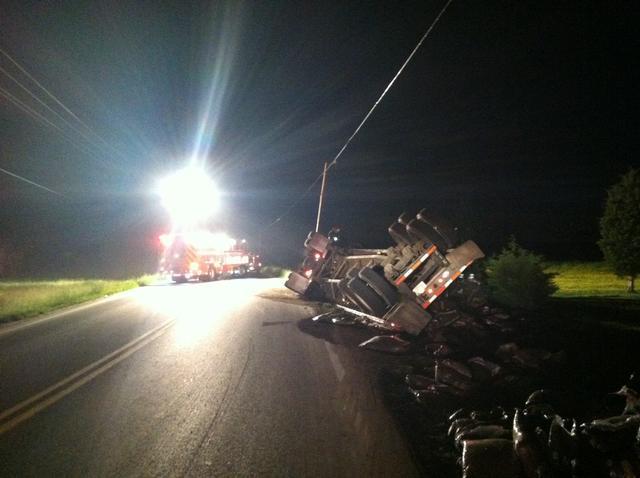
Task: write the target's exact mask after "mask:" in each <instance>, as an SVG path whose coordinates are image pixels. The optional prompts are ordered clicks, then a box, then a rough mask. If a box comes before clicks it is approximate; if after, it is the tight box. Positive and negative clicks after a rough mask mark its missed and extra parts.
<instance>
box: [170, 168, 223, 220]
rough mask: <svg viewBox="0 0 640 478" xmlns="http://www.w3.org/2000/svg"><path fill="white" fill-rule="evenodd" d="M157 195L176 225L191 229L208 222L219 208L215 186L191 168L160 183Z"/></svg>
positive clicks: (202, 173) (205, 176) (199, 171)
mask: <svg viewBox="0 0 640 478" xmlns="http://www.w3.org/2000/svg"><path fill="white" fill-rule="evenodd" d="M158 192H159V194H160V197H161V199H162V205H163V206H164V207H165V208H166V209H167V211H169V214H170V215H171V219H172V221H173V223H174V225H183V226H184V225H191V224H195V223H198V222H200V221H203V220H205V219H207V218H208V217H209V216H211V214H212V213H213V212H214V211H215V209H216V207H217V206H218V191H217V189H216V186H215V184H214V183H213V181H211V179H210V178H209V177H208V176H207V175H206V174H205V172H204V171H202V170H201V169H198V168H194V167H189V168H185V169H183V170H181V171H178V172H177V173H175V174H173V175H171V176H168V177H166V178H164V179H163V180H161V181H160V183H159V185H158Z"/></svg>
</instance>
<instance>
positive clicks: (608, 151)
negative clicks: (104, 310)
mask: <svg viewBox="0 0 640 478" xmlns="http://www.w3.org/2000/svg"><path fill="white" fill-rule="evenodd" d="M444 3H445V2H444V1H438V2H433V1H430V0H429V1H421V2H409V1H407V2H398V3H395V2H364V1H362V2H356V1H349V2H345V1H340V2H335V3H331V2H327V1H320V2H309V1H305V2H284V1H276V0H273V1H261V2H188V1H176V2H158V1H138V2H115V1H113V2H112V1H96V2H82V1H67V2H61V1H37V2H29V1H19V2H6V1H0V48H1V49H2V50H3V51H4V52H6V53H8V54H9V55H10V56H11V57H12V58H13V59H14V60H16V61H17V62H18V63H19V64H20V65H21V66H22V67H23V68H24V69H25V70H26V71H27V72H28V73H29V74H30V75H32V78H34V79H35V80H37V81H38V82H39V83H40V84H41V85H42V86H44V87H45V88H47V90H48V91H50V92H51V93H52V94H53V95H55V97H56V98H57V99H58V100H59V101H60V102H61V103H62V104H63V105H64V106H65V107H66V108H67V109H68V110H69V111H66V110H65V109H63V108H62V106H61V105H60V104H57V103H56V102H55V101H54V100H52V98H51V97H49V96H47V94H46V93H45V92H44V91H43V90H42V89H40V88H39V87H38V86H37V84H35V83H34V82H33V80H32V79H31V78H29V77H28V76H26V75H25V74H24V73H23V72H21V71H20V70H19V69H18V68H17V67H16V65H15V64H13V63H12V62H11V61H10V60H9V59H8V58H7V57H6V56H5V55H3V54H2V53H0V67H1V68H2V70H0V88H2V89H1V90H0V168H3V169H5V170H7V171H10V172H12V173H15V174H18V175H20V176H22V177H25V178H28V179H29V180H31V181H34V182H36V183H38V184H40V185H42V186H45V187H46V188H49V189H51V190H53V191H55V192H56V193H59V194H56V193H52V192H49V191H46V190H44V189H42V188H38V187H35V186H33V185H31V184H28V183H26V182H24V181H20V180H18V179H16V178H14V177H12V176H9V175H8V174H4V173H0V258H2V257H3V254H2V250H4V251H11V254H12V255H13V256H14V257H15V258H16V259H15V260H14V264H13V266H12V268H13V269H14V272H16V273H18V274H19V275H23V276H33V277H47V276H48V277H55V276H59V275H69V276H105V275H107V276H127V275H131V274H138V273H141V272H144V271H148V270H151V269H153V267H154V266H155V264H156V259H157V254H158V240H157V237H158V235H159V234H160V233H161V232H164V231H165V230H166V229H167V228H168V227H169V225H168V218H167V217H166V215H165V213H164V211H163V210H162V208H161V207H160V205H159V202H158V198H157V196H155V195H154V187H155V184H156V181H157V179H158V178H159V177H161V176H163V175H165V174H166V173H168V172H171V171H173V170H176V169H178V168H180V167H182V166H184V165H185V164H186V162H187V160H188V158H189V157H190V155H192V154H193V151H194V147H195V144H196V142H197V138H198V137H199V136H198V132H199V131H202V132H203V133H202V134H201V135H200V138H201V141H202V144H204V145H206V146H208V147H207V148H206V149H207V151H208V152H207V153H206V154H204V156H205V157H206V162H207V169H208V171H209V172H210V174H211V176H212V177H214V178H215V180H216V182H217V184H218V185H219V187H220V189H221V190H222V191H223V204H222V207H221V208H220V212H219V214H218V215H217V217H216V220H215V221H214V224H212V227H217V228H222V229H225V230H227V231H228V232H229V233H230V234H232V235H235V236H237V237H246V238H247V239H248V240H249V242H250V243H253V244H258V243H261V244H262V249H263V253H264V255H265V257H266V258H267V259H268V260H270V261H275V262H280V263H284V264H294V263H295V262H296V261H297V260H298V258H299V257H300V255H301V249H302V243H303V240H304V238H305V236H306V233H307V232H308V231H309V230H310V229H312V228H313V225H314V222H315V208H316V203H317V194H318V191H319V187H316V188H315V189H314V190H313V192H312V193H311V194H310V195H309V196H308V197H307V198H304V199H303V200H301V201H300V202H299V203H298V205H297V206H296V207H295V208H294V209H292V210H291V212H290V213H289V214H288V215H287V216H285V217H284V218H283V219H282V220H281V221H280V222H278V223H276V224H275V225H273V226H271V227H269V228H267V229H265V227H266V226H267V225H269V224H270V223H272V222H273V220H274V219H275V218H276V217H278V216H279V215H280V214H281V213H282V212H284V210H286V209H287V208H288V206H289V205H290V204H291V203H292V202H293V201H295V200H297V199H298V197H299V196H300V194H301V193H302V192H304V191H305V189H307V187H308V186H309V184H310V183H311V182H312V181H313V180H314V179H315V178H316V176H317V175H318V174H319V173H320V172H321V169H322V164H323V162H324V161H327V160H329V161H330V160H331V159H332V158H333V156H334V155H335V154H336V153H337V151H338V150H339V149H340V147H341V146H342V144H343V143H344V141H345V140H346V138H347V137H348V136H349V135H350V134H351V133H352V132H353V130H354V129H355V127H356V126H357V124H358V123H359V121H360V120H361V119H362V117H363V116H364V115H365V113H366V112H367V111H368V110H369V108H370V107H371V106H372V104H373V103H374V101H375V100H376V99H377V97H378V96H379V95H380V93H381V92H382V90H383V89H384V88H385V86H386V85H387V83H388V82H389V81H390V80H391V78H392V77H393V75H394V74H395V73H396V71H397V70H398V68H399V67H400V65H401V64H402V62H403V61H404V59H405V58H406V57H407V55H408V54H409V52H410V51H411V49H412V48H413V47H414V46H415V44H416V42H417V41H418V39H419V38H420V37H421V36H422V34H423V33H424V31H425V30H426V29H427V27H428V26H429V24H430V23H431V22H432V21H433V19H434V18H435V16H436V15H437V13H438V11H439V10H440V9H441V8H442V6H443V5H444ZM638 5H639V4H638V2H632V1H630V2H558V1H551V2H544V1H517V2H502V1H500V2H499V1H491V2H477V1H466V0H453V3H452V4H451V6H450V7H449V9H448V10H447V12H446V13H445V15H444V16H443V17H442V19H441V21H440V23H439V24H438V25H437V26H436V28H435V29H434V31H433V32H432V34H431V36H430V37H429V38H428V39H427V41H426V42H425V43H424V45H423V47H422V48H421V50H420V51H419V52H418V53H417V55H416V56H415V58H414V60H413V61H412V63H410V64H409V66H408V67H407V69H406V70H405V71H404V73H403V75H402V76H401V77H400V78H399V80H398V81H397V82H396V84H395V86H394V87H393V89H392V90H391V91H390V92H389V94H388V95H387V96H386V97H385V99H384V101H383V102H382V104H381V105H380V106H379V108H378V109H377V110H376V112H375V113H374V115H373V116H372V117H371V119H370V120H369V122H368V123H367V125H366V126H365V128H364V129H363V130H362V132H361V134H360V135H358V136H357V138H356V139H355V140H354V142H353V143H352V144H351V146H350V147H349V149H347V150H346V152H345V153H344V155H343V156H342V158H341V159H340V161H339V162H338V165H337V166H336V167H335V168H333V169H332V170H331V172H330V176H329V182H328V190H327V193H328V200H327V203H326V215H325V216H324V219H323V227H322V228H323V229H328V228H329V227H331V226H332V225H341V226H342V228H343V229H344V230H346V232H347V235H348V237H349V238H350V239H352V240H353V241H354V242H355V243H358V244H360V245H362V246H369V247H386V246H387V245H390V243H391V241H390V239H389V238H388V235H387V234H386V228H387V226H388V225H389V224H390V223H391V222H392V221H393V219H394V218H395V217H396V216H397V215H398V214H400V213H401V212H402V211H405V210H406V211H411V212H416V211H417V210H419V209H421V208H423V207H426V208H428V209H429V210H432V211H434V213H436V214H437V215H438V216H441V217H444V218H446V219H448V220H449V222H450V223H452V224H453V225H455V226H459V227H460V229H461V231H463V234H464V236H465V237H466V238H471V239H474V240H476V242H478V244H479V245H480V246H481V247H482V248H483V249H485V250H486V251H487V252H489V253H491V252H494V251H496V250H498V249H499V248H500V246H501V245H502V244H504V242H505V241H506V240H507V238H508V236H509V235H511V234H514V235H515V236H516V238H517V239H518V240H519V242H521V243H522V244H523V245H524V246H526V247H528V248H531V249H534V250H536V251H538V252H541V253H543V254H545V255H546V256H547V257H550V258H561V259H599V257H600V256H599V252H598V249H597V247H596V246H595V241H596V240H597V238H598V229H597V221H598V217H599V215H600V214H601V211H602V207H603V202H604V199H605V197H606V189H607V187H609V186H610V185H611V184H612V183H613V182H615V181H616V179H617V178H618V177H619V176H620V175H621V174H622V173H624V172H625V171H626V170H627V169H628V168H629V167H630V166H633V165H634V164H637V163H638V162H639V161H638V124H639V123H638V113H637V112H638V101H637V100H638V93H637V81H636V82H635V83H634V81H633V80H637V78H638V75H637V60H638V51H640V49H639V48H638V47H639V46H640V45H639V44H638V36H637V25H638V24H640V23H639V20H640V15H639V13H640V12H639V7H638ZM9 75H11V76H12V77H14V78H15V79H16V80H18V81H19V82H20V84H22V85H23V86H24V87H26V88H27V89H28V90H29V91H31V92H32V93H34V94H35V95H36V96H37V97H38V98H39V99H40V101H42V102H44V103H45V104H46V105H48V107H49V108H51V109H48V108H47V107H45V106H43V105H42V104H41V103H40V102H38V101H37V100H36V99H34V98H33V97H31V96H30V95H29V93H28V92H27V91H25V89H22V88H21V87H20V86H19V85H18V84H17V83H16V82H15V81H13V80H12V79H11V78H10V76H9ZM1 92H5V95H7V94H8V95H11V98H14V102H12V101H10V100H9V99H7V97H6V96H2V94H1ZM15 100H17V101H20V102H21V103H20V104H21V105H22V106H23V108H24V107H26V108H29V112H25V111H23V109H20V107H18V106H16V104H15ZM51 110H53V111H55V112H56V113H54V112H52V111H51ZM34 112H35V113H34ZM70 112H72V114H73V115H72V114H71V113H70ZM205 116H207V117H208V121H206V122H204V123H203V121H202V119H203V118H204V117H205ZM43 118H44V119H43ZM5 255H6V252H5ZM5 261H6V259H5ZM9 269H11V267H9V268H8V269H7V268H5V271H6V270H9ZM0 272H1V271H0Z"/></svg>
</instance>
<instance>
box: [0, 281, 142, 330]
mask: <svg viewBox="0 0 640 478" xmlns="http://www.w3.org/2000/svg"><path fill="white" fill-rule="evenodd" d="M150 281H151V277H150V276H143V277H140V278H138V279H128V280H57V281H35V282H28V281H18V282H0V323H2V322H10V321H13V320H20V319H23V318H26V317H32V316H35V315H38V314H43V313H45V312H50V311H52V310H55V309H58V308H61V307H66V306H69V305H73V304H79V303H80V302H85V301H88V300H92V299H97V298H99V297H104V296H106V295H110V294H115V293H116V292H122V291H124V290H127V289H133V288H135V287H138V286H140V285H146V284H148V283H149V282H150Z"/></svg>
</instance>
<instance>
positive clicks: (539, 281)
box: [486, 239, 557, 310]
mask: <svg viewBox="0 0 640 478" xmlns="http://www.w3.org/2000/svg"><path fill="white" fill-rule="evenodd" d="M486 267H487V284H488V286H489V294H490V297H491V298H492V299H493V300H494V301H495V302H497V303H499V304H502V305H505V306H508V307H514V308H522V309H529V310H531V309H535V308H538V307H540V306H541V305H542V304H544V302H546V301H547V299H548V298H549V297H550V296H551V295H552V294H553V293H554V292H555V291H556V290H557V287H556V286H555V285H554V283H553V280H552V279H553V274H550V273H547V272H545V271H544V264H543V260H542V257H541V256H539V255H537V254H534V253H533V252H530V251H527V250H526V249H523V248H522V247H520V246H519V245H518V244H517V243H516V241H515V239H511V240H510V241H509V244H508V245H507V246H506V247H505V248H504V249H503V250H502V252H501V253H500V254H499V255H497V256H495V257H493V258H491V259H489V260H488V261H487V265H486Z"/></svg>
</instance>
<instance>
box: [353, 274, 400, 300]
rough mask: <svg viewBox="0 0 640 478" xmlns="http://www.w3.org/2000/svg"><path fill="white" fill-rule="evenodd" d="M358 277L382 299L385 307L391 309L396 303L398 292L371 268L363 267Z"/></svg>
mask: <svg viewBox="0 0 640 478" xmlns="http://www.w3.org/2000/svg"><path fill="white" fill-rule="evenodd" d="M358 275H359V277H360V279H362V280H363V281H365V282H366V283H367V285H368V286H369V287H371V288H372V289H373V290H374V291H375V292H376V293H377V294H378V295H379V296H380V297H382V300H384V301H385V302H386V304H387V306H389V307H391V306H392V305H394V304H396V303H397V302H398V291H397V290H396V288H395V287H394V286H392V285H391V284H390V283H389V282H388V281H387V279H385V278H384V277H383V276H382V275H380V274H378V273H377V272H376V271H375V270H373V269H372V268H371V267H364V268H363V269H362V270H361V271H360V273H359V274H358Z"/></svg>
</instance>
